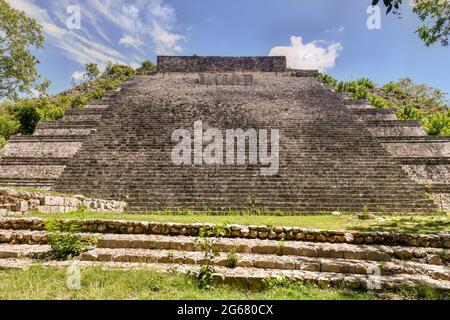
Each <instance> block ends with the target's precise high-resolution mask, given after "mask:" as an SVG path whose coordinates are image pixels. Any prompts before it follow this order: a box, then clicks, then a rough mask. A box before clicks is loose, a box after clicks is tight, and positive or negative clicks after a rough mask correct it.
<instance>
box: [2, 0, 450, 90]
mask: <svg viewBox="0 0 450 320" xmlns="http://www.w3.org/2000/svg"><path fill="white" fill-rule="evenodd" d="M8 1H9V3H10V4H11V5H13V6H14V7H16V8H19V9H22V10H24V11H26V12H27V14H28V15H29V16H31V17H33V18H35V19H36V20H37V21H38V22H39V23H41V24H42V25H43V26H44V30H45V33H46V49H45V50H39V51H38V52H36V55H37V56H38V57H39V58H40V60H41V65H40V67H39V68H40V71H41V73H42V74H43V75H44V76H46V77H48V78H49V79H50V80H51V81H52V87H51V92H58V91H61V90H63V89H66V88H69V87H70V86H71V78H72V77H75V78H79V77H80V75H81V72H82V70H83V64H84V63H87V62H97V63H99V64H100V65H102V66H104V65H105V64H106V63H107V62H108V61H112V62H121V63H128V64H131V65H133V66H136V65H137V64H139V63H140V62H141V61H142V60H144V59H146V58H150V59H152V60H155V59H156V56H157V55H158V54H168V55H192V54H198V55H238V56H239V55H241V56H254V55H268V54H269V53H272V54H285V55H287V56H288V60H289V63H290V64H291V65H292V66H293V67H315V68H319V69H322V70H323V71H325V72H327V73H330V74H332V75H333V76H335V77H337V78H338V79H343V80H348V79H353V78H356V77H360V76H367V77H369V78H371V79H373V80H374V81H376V82H377V83H380V84H381V83H385V82H388V81H391V80H397V79H399V78H401V77H405V76H409V77H411V78H412V79H413V80H415V81H416V82H420V83H426V84H428V85H432V86H435V87H438V88H440V89H442V90H443V91H445V92H450V77H449V76H448V74H449V71H450V59H449V58H450V48H448V47H447V48H443V47H440V46H437V45H436V46H435V47H431V48H427V47H425V45H424V44H423V42H421V41H420V40H419V39H418V37H417V35H416V34H415V33H414V31H415V30H416V28H417V26H418V25H419V21H418V18H417V17H416V16H415V15H413V14H412V12H411V9H410V8H409V6H408V4H407V3H408V1H405V6H404V8H403V12H402V19H399V18H398V17H396V16H392V15H391V16H385V15H384V9H383V13H382V16H381V29H380V30H369V29H368V28H367V19H368V18H369V14H368V13H367V11H366V10H367V8H368V6H369V4H370V2H371V0H345V1H336V0H315V1H306V0H305V1H302V0H239V1H237V0H227V1H224V0H220V1H219V0H79V1H75V0H57V1H54V0H8ZM72 5H78V6H79V8H80V12H81V16H80V22H81V25H80V29H77V28H75V29H72V30H70V29H69V28H68V27H67V23H66V22H67V19H68V18H69V17H70V14H69V13H67V9H68V8H69V7H70V6H72ZM72 12H73V11H72Z"/></svg>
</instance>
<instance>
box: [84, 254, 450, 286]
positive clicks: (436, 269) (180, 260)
mask: <svg viewBox="0 0 450 320" xmlns="http://www.w3.org/2000/svg"><path fill="white" fill-rule="evenodd" d="M236 259H237V262H236V267H242V268H258V269H259V268H261V269H277V270H306V271H314V272H333V273H345V274H364V275H367V274H369V272H370V270H374V269H378V270H379V272H380V274H381V275H393V274H422V275H426V276H429V277H432V278H433V279H435V280H445V281H450V269H449V268H447V267H444V266H431V265H424V264H420V263H407V262H401V261H392V262H383V263H374V262H368V261H362V260H359V261H356V260H349V259H339V258H322V259H317V258H308V257H294V256H279V255H272V254H248V253H244V254H237V255H236ZM80 260H81V261H99V262H128V263H169V264H170V263H172V264H173V263H175V264H197V265H202V264H204V263H206V262H207V260H206V259H205V254H204V253H203V252H186V251H176V250H151V249H94V250H91V251H88V252H85V253H82V254H81V256H80ZM228 263H230V261H229V257H228V255H227V254H226V253H219V254H218V256H217V257H216V258H215V259H214V264H215V265H217V266H222V267H226V266H227V264H228Z"/></svg>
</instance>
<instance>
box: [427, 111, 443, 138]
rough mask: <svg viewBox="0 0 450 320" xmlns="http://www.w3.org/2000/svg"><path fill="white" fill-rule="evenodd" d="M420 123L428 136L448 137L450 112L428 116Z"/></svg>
mask: <svg viewBox="0 0 450 320" xmlns="http://www.w3.org/2000/svg"><path fill="white" fill-rule="evenodd" d="M422 121H423V124H424V127H425V129H426V131H427V132H428V134H431V135H441V136H445V135H450V111H448V112H441V113H436V114H430V115H428V116H427V117H425V118H424V119H422Z"/></svg>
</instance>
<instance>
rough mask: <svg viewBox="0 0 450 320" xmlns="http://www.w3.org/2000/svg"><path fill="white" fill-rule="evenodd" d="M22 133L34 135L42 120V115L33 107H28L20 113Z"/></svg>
mask: <svg viewBox="0 0 450 320" xmlns="http://www.w3.org/2000/svg"><path fill="white" fill-rule="evenodd" d="M18 117H19V121H20V133H22V134H24V135H32V134H33V133H34V131H35V130H36V127H37V125H38V123H39V121H40V120H41V115H40V114H39V112H38V110H37V109H36V108H35V107H33V106H26V107H24V108H22V109H20V111H19V116H18Z"/></svg>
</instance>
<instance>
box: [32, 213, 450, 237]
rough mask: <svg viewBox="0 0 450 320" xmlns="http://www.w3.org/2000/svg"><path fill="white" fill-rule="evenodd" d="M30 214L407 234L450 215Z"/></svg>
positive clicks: (436, 228) (431, 227)
mask: <svg viewBox="0 0 450 320" xmlns="http://www.w3.org/2000/svg"><path fill="white" fill-rule="evenodd" d="M32 216H33V217H39V218H44V219H55V218H56V219H108V220H132V221H149V222H174V223H175V222H176V223H216V224H223V223H225V224H243V225H268V226H296V227H303V228H308V229H322V230H346V231H403V232H408V233H433V232H441V231H450V215H448V214H447V215H445V214H443V215H433V216H418V215H407V216H405V215H404V216H391V215H388V216H378V217H377V218H375V219H369V220H360V219H359V218H358V217H357V216H355V215H341V216H333V215H302V216H261V215H260V216H258V215H220V216H217V215H205V214H189V213H183V214H175V213H164V214H162V213H160V214H154V213H153V214H151V213H150V214H136V215H134V214H112V213H95V212H73V213H61V214H39V213H33V214H32Z"/></svg>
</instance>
